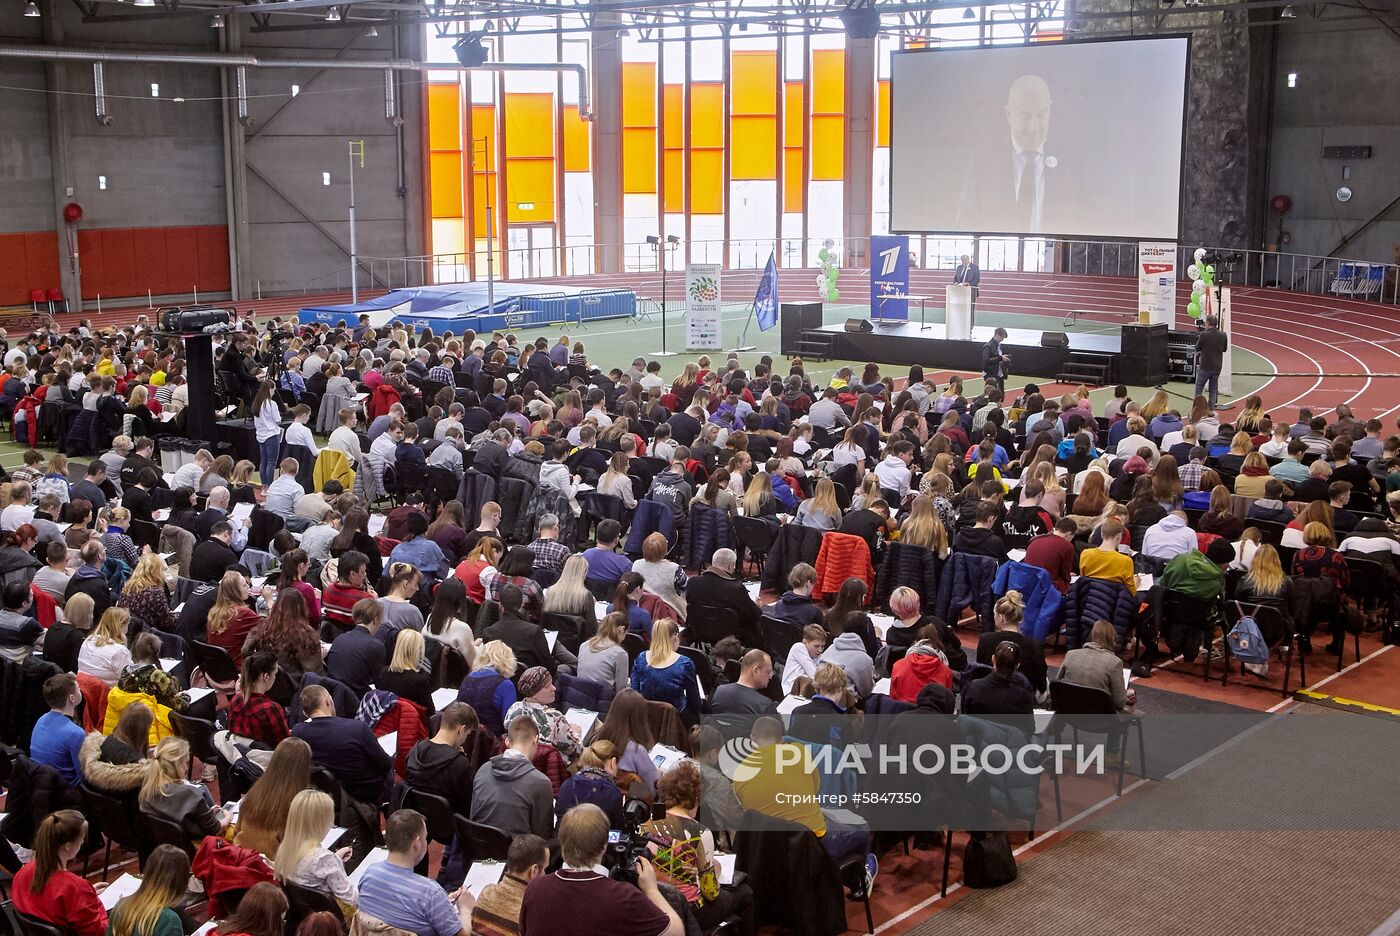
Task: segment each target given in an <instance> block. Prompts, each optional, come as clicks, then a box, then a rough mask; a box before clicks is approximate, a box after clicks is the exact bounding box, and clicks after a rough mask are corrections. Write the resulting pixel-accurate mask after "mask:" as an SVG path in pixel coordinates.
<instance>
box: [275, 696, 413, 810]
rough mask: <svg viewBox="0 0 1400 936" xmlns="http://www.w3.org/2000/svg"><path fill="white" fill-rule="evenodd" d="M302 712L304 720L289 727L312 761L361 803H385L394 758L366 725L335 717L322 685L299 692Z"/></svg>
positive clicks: (329, 697) (355, 720)
mask: <svg viewBox="0 0 1400 936" xmlns="http://www.w3.org/2000/svg"><path fill="white" fill-rule="evenodd" d="M301 710H302V712H303V714H305V715H306V721H304V722H302V723H301V724H299V725H294V726H293V727H292V737H295V738H300V739H301V740H303V741H305V742H306V743H307V745H309V746H310V748H311V760H312V762H313V763H314V764H316V765H317V766H318V767H324V768H326V769H327V770H329V771H330V772H331V774H332V775H334V776H335V778H336V779H337V780H339V781H340V785H341V786H342V787H343V788H344V789H345V792H346V793H348V794H349V795H350V796H352V797H354V798H355V799H357V800H359V801H360V802H361V803H383V802H385V801H386V800H387V798H388V795H389V782H390V780H391V771H392V770H393V767H394V759H393V757H391V756H390V755H389V754H388V753H387V752H386V751H385V750H384V749H383V748H382V747H380V746H379V739H378V738H376V737H375V736H374V732H373V731H372V730H370V727H369V725H366V724H365V723H364V722H362V721H360V720H359V719H356V718H340V717H339V716H337V715H336V714H335V703H334V702H332V701H331V694H330V693H329V692H327V691H326V687H325V686H318V685H312V686H307V687H305V688H304V689H302V690H301Z"/></svg>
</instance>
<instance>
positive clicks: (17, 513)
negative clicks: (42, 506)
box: [0, 504, 34, 531]
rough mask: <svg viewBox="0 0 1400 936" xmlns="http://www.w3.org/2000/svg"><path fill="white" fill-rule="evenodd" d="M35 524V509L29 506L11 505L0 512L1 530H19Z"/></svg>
mask: <svg viewBox="0 0 1400 936" xmlns="http://www.w3.org/2000/svg"><path fill="white" fill-rule="evenodd" d="M33 522H34V508H33V507H31V506H29V505H28V504H11V505H10V506H8V507H6V508H5V509H4V510H0V530H11V531H13V530H18V529H19V528H20V527H22V526H24V525H25V524H26V523H33Z"/></svg>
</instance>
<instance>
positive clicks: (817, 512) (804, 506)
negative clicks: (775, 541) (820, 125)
mask: <svg viewBox="0 0 1400 936" xmlns="http://www.w3.org/2000/svg"><path fill="white" fill-rule="evenodd" d="M795 522H796V523H797V525H798V526H806V527H812V528H814V529H817V530H835V529H837V528H839V527H840V526H841V508H840V506H839V505H838V504H837V503H836V485H835V484H833V483H832V481H831V479H830V478H819V479H818V480H817V485H816V490H815V491H814V492H813V494H812V496H811V497H809V498H807V499H806V500H804V501H803V502H802V503H801V504H799V505H798V506H797V519H796V521H795Z"/></svg>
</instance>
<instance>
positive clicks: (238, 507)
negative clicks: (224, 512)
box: [229, 504, 253, 520]
mask: <svg viewBox="0 0 1400 936" xmlns="http://www.w3.org/2000/svg"><path fill="white" fill-rule="evenodd" d="M252 515H253V505H252V504H234V505H233V510H232V511H231V512H230V513H229V519H231V520H247V519H248V518H249V517H251V516H252Z"/></svg>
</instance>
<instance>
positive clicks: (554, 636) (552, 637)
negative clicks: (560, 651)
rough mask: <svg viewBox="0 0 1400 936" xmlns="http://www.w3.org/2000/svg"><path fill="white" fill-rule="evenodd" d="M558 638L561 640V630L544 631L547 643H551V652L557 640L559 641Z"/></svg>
mask: <svg viewBox="0 0 1400 936" xmlns="http://www.w3.org/2000/svg"><path fill="white" fill-rule="evenodd" d="M558 640H559V632H558V631H545V632H544V642H545V643H547V644H549V650H550V652H551V653H552V652H554V644H555V642H556V641H558Z"/></svg>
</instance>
